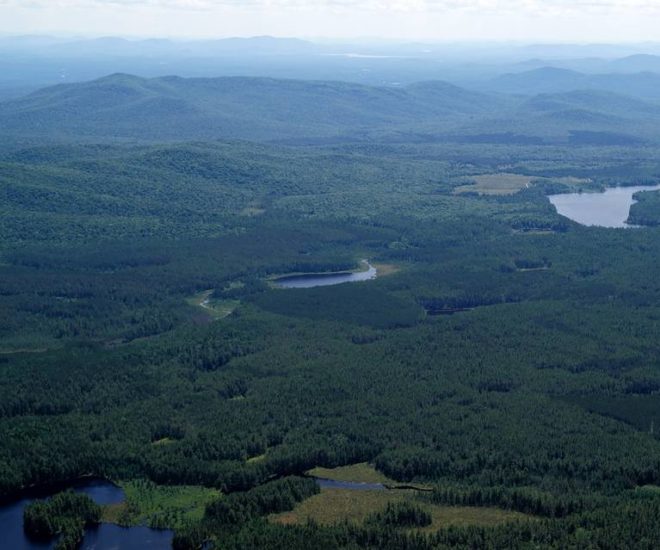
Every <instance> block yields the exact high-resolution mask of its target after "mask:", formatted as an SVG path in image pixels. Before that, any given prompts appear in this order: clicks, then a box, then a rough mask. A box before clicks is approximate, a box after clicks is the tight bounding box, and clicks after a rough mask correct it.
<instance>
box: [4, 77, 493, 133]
mask: <svg viewBox="0 0 660 550" xmlns="http://www.w3.org/2000/svg"><path fill="white" fill-rule="evenodd" d="M501 104H502V100H499V99H497V98H495V97H491V96H487V95H483V94H480V93H477V92H468V91H467V90H462V89H460V88H457V87H455V86H452V85H450V84H446V83H443V82H439V83H427V84H424V85H416V86H412V87H410V88H406V89H396V88H376V87H369V86H362V85H358V84H350V83H344V82H320V81H299V80H275V79H270V78H239V77H236V78H231V77H228V78H189V79H184V78H179V77H163V78H154V79H145V78H140V77H137V76H130V75H124V74H115V75H111V76H108V77H105V78H101V79H99V80H95V81H92V82H85V83H80V84H64V85H58V86H54V87H50V88H46V89H43V90H40V91H37V92H35V93H33V94H31V95H29V96H27V97H25V98H23V99H18V100H13V101H10V102H5V103H3V104H0V124H1V125H2V127H3V128H4V130H5V131H9V132H13V133H18V134H27V135H49V136H52V137H58V136H70V135H75V136H76V137H81V136H88V137H126V138H142V139H156V140H159V139H166V140H172V139H177V140H178V139H206V138H238V139H276V138H277V139H282V138H293V137H299V136H301V135H307V136H331V135H336V134H343V133H347V132H349V131H350V132H355V131H357V130H359V129H360V128H370V129H373V128H383V127H387V126H390V125H409V124H419V123H422V122H424V121H426V120H428V119H429V117H431V119H432V120H435V121H439V120H443V121H446V120H447V119H450V118H456V117H457V116H463V115H474V114H477V113H481V114H483V113H486V112H488V111H490V110H492V109H495V108H497V107H498V106H501Z"/></svg>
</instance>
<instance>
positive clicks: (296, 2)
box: [0, 0, 660, 14]
mask: <svg viewBox="0 0 660 550" xmlns="http://www.w3.org/2000/svg"><path fill="white" fill-rule="evenodd" d="M2 6H10V7H21V8H26V7H33V8H53V7H62V8H66V7H83V8H84V7H89V8H93V7H100V6H123V7H139V8H150V7H151V8H173V9H183V10H188V9H213V8H217V7H226V6H233V7H243V8H246V9H249V8H253V7H260V8H286V7H291V8H297V9H300V8H301V7H306V8H315V9H318V8H327V7H330V8H345V9H351V10H379V11H476V12H501V13H506V12H528V13H529V12H533V13H556V14H561V13H571V12H603V11H610V12H612V11H613V12H635V11H637V12H639V11H640V10H641V11H651V10H653V11H657V10H660V0H0V7H2Z"/></svg>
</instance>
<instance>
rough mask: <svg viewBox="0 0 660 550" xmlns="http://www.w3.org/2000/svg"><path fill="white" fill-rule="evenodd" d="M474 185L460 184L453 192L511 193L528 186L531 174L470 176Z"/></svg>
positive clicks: (530, 181)
mask: <svg viewBox="0 0 660 550" xmlns="http://www.w3.org/2000/svg"><path fill="white" fill-rule="evenodd" d="M471 179H473V180H474V181H475V183H474V185H461V186H460V187H457V188H456V189H455V190H454V193H457V194H458V193H471V192H472V193H479V194H480V195H513V194H514V193H517V192H518V191H520V190H521V189H525V188H526V187H529V186H530V185H531V183H532V180H533V179H534V178H532V177H531V176H523V175H521V174H484V175H481V176H472V177H471Z"/></svg>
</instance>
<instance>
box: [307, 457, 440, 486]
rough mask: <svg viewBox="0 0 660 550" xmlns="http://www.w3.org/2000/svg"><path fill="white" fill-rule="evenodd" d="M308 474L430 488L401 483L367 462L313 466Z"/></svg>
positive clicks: (362, 481) (358, 481)
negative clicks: (324, 466) (329, 466)
mask: <svg viewBox="0 0 660 550" xmlns="http://www.w3.org/2000/svg"><path fill="white" fill-rule="evenodd" d="M306 473H307V475H310V476H313V477H321V478H324V479H332V480H333V481H352V482H354V483H382V484H383V485H385V486H386V487H390V488H396V487H401V486H405V487H414V488H417V489H420V490H425V489H426V490H428V489H430V487H429V486H427V485H423V484H419V483H400V482H398V481H395V480H394V479H391V478H389V477H387V476H386V475H385V474H382V473H380V472H379V471H378V470H376V468H374V467H373V466H372V465H371V464H369V463H367V462H360V463H358V464H351V465H349V466H340V467H338V468H321V467H317V468H313V469H311V470H308V471H307V472H306Z"/></svg>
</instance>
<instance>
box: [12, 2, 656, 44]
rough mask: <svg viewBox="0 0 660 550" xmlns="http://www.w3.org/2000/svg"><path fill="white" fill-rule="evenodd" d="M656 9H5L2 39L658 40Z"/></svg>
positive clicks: (189, 5) (451, 5) (62, 5)
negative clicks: (45, 36) (41, 36)
mask: <svg viewBox="0 0 660 550" xmlns="http://www.w3.org/2000/svg"><path fill="white" fill-rule="evenodd" d="M658 21H660V0H360V1H358V0H0V33H3V34H34V33H37V34H46V33H48V34H75V35H82V36H101V35H103V36H106V35H113V36H135V37H181V38H222V37H230V36H258V35H271V36H291V37H300V38H312V39H313V38H340V39H346V38H356V37H379V38H391V39H404V40H424V41H438V42H447V41H449V42H453V41H488V40H497V41H544V42H578V43H589V42H609V43H616V42H642V41H656V42H657V41H658V40H660V32H659V31H658V28H659V27H660V25H658Z"/></svg>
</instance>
